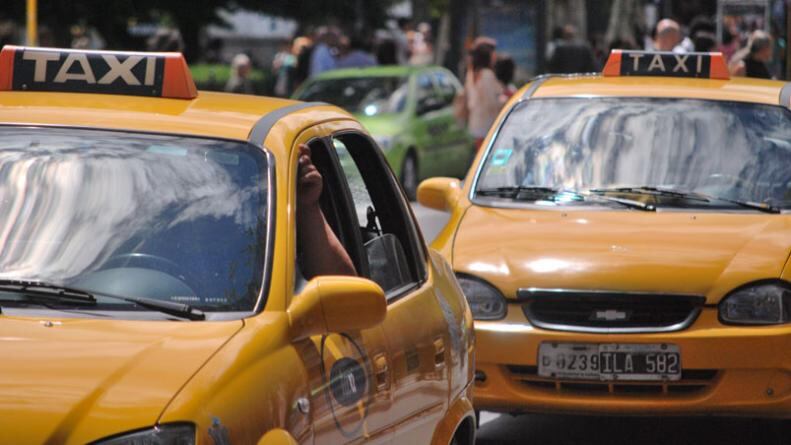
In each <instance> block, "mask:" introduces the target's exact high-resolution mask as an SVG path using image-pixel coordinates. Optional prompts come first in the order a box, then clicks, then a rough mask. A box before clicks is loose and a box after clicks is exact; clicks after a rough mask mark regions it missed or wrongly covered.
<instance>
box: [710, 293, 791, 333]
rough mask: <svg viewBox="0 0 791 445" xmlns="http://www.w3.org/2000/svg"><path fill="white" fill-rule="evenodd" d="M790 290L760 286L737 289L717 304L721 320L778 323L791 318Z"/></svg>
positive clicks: (765, 323)
mask: <svg viewBox="0 0 791 445" xmlns="http://www.w3.org/2000/svg"><path fill="white" fill-rule="evenodd" d="M789 312H791V289H789V288H788V287H786V286H783V285H781V284H778V283H763V284H756V285H752V286H748V287H745V288H742V289H739V290H737V291H735V292H733V293H731V294H730V295H728V296H727V297H725V299H723V300H722V302H720V320H721V321H723V322H724V323H735V324H762V325H768V324H781V323H787V322H788V321H789V320H790V319H791V317H789Z"/></svg>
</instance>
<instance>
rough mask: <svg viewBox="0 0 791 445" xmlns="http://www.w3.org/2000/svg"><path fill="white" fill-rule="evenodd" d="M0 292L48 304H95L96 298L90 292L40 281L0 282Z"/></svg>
mask: <svg viewBox="0 0 791 445" xmlns="http://www.w3.org/2000/svg"><path fill="white" fill-rule="evenodd" d="M0 291H3V292H16V293H20V294H23V295H28V296H31V297H35V298H42V299H45V300H47V301H49V302H58V303H70V304H88V305H94V304H96V298H95V297H94V296H93V294H91V293H90V292H86V291H84V290H81V289H74V288H70V287H65V286H60V285H56V284H51V283H45V282H41V281H32V280H0Z"/></svg>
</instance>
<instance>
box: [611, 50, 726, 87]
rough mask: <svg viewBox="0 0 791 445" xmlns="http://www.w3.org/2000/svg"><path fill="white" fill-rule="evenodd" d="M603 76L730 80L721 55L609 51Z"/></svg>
mask: <svg viewBox="0 0 791 445" xmlns="http://www.w3.org/2000/svg"><path fill="white" fill-rule="evenodd" d="M602 73H603V74H604V75H605V76H608V77H609V76H616V77H617V76H663V77H693V78H704V79H722V80H727V79H729V78H730V75H729V74H728V67H727V66H726V64H725V59H724V58H723V56H722V53H685V54H679V53H672V52H649V51H623V50H613V51H612V52H611V53H610V57H609V58H608V59H607V64H606V65H605V66H604V70H603V72H602Z"/></svg>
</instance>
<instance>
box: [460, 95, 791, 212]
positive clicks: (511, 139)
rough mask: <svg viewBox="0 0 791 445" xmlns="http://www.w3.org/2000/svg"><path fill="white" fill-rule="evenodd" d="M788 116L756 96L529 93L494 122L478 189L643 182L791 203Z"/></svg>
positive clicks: (575, 188)
mask: <svg viewBox="0 0 791 445" xmlns="http://www.w3.org/2000/svg"><path fill="white" fill-rule="evenodd" d="M790 118H791V112H790V111H789V110H787V109H785V108H782V107H779V106H772V105H762V104H754V103H738V102H725V101H713V100H697V99H664V98H625V97H605V98H601V97H598V98H538V99H531V100H528V101H525V102H523V103H521V104H518V105H516V106H515V108H514V109H513V110H512V112H511V113H510V114H509V116H508V117H507V119H506V121H505V122H504V123H503V125H502V127H501V128H500V130H499V131H498V134H497V136H496V139H495V141H494V143H493V145H492V147H491V149H490V150H489V152H488V154H487V157H486V159H485V161H484V162H483V163H482V167H481V170H480V172H479V176H478V180H477V183H476V188H475V190H476V196H478V197H479V198H480V197H483V196H484V195H487V194H486V192H487V191H488V192H490V194H489V195H487V196H496V194H495V193H491V192H492V191H497V190H514V189H516V190H525V189H529V188H534V189H539V188H544V189H546V190H550V191H551V190H559V191H568V192H572V193H573V192H585V191H590V190H591V189H593V190H594V192H601V191H607V190H613V189H616V188H641V187H642V188H647V189H653V190H655V191H656V190H659V191H663V190H665V189H667V190H670V191H679V192H684V193H697V194H699V195H702V196H708V197H715V198H722V200H723V201H724V200H732V201H733V200H738V201H742V202H745V201H747V202H752V203H763V204H767V205H770V206H772V207H775V208H779V209H789V208H791V168H789V166H791V119H790ZM512 196H516V195H512ZM531 196H536V194H532V195H531ZM711 201H712V202H713V201H716V199H714V200H711ZM690 202H691V205H705V204H702V203H704V202H705V200H703V199H699V200H696V201H694V202H692V201H690ZM696 203H697V204H696Z"/></svg>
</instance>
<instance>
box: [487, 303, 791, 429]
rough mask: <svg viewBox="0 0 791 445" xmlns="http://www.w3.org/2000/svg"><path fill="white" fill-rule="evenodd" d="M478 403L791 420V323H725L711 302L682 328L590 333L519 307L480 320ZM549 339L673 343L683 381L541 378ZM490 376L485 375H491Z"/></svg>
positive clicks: (509, 408) (514, 408) (516, 408)
mask: <svg viewBox="0 0 791 445" xmlns="http://www.w3.org/2000/svg"><path fill="white" fill-rule="evenodd" d="M475 333H476V371H477V377H478V378H477V380H476V385H475V393H474V403H475V407H476V409H481V410H490V411H501V412H542V413H575V414H597V415H601V414H612V415H723V416H745V417H775V418H791V326H789V325H785V326H773V327H771V326H770V327H741V326H725V325H722V324H721V323H719V321H718V319H717V309H716V308H711V307H707V308H705V309H704V310H703V312H702V313H701V314H700V316H699V317H698V319H697V320H696V321H695V323H694V324H693V325H692V326H691V327H689V328H687V329H685V330H682V331H677V332H670V333H655V334H583V333H575V332H560V331H549V330H544V329H539V328H535V327H533V326H531V325H530V324H529V323H528V322H527V319H526V318H525V316H524V314H523V313H522V311H521V309H520V307H519V306H518V305H514V304H511V305H509V311H508V315H507V316H506V318H505V319H504V320H501V321H497V322H478V321H476V322H475ZM542 342H568V343H672V344H675V345H678V346H679V348H680V350H681V365H682V379H681V380H680V381H677V382H623V383H613V382H599V381H574V380H556V379H551V378H544V377H539V376H538V372H537V369H538V368H537V356H538V347H539V345H540V344H541V343H542ZM484 375H485V376H484Z"/></svg>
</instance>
